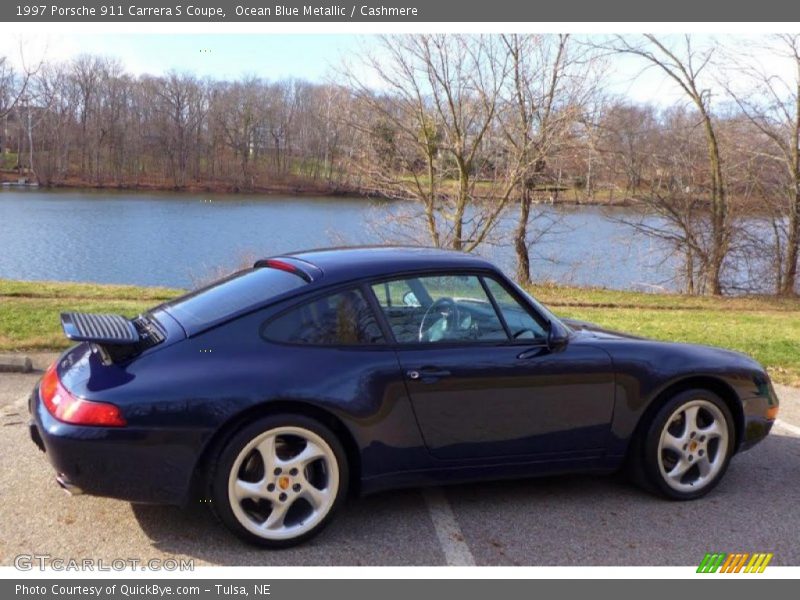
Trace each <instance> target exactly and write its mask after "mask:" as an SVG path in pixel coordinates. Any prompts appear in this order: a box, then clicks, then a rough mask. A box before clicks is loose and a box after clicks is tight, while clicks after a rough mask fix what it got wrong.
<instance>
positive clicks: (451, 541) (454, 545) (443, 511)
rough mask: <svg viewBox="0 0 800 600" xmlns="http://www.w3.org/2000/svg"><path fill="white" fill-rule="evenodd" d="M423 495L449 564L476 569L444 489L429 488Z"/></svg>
mask: <svg viewBox="0 0 800 600" xmlns="http://www.w3.org/2000/svg"><path fill="white" fill-rule="evenodd" d="M422 495H423V496H424V497H425V503H426V504H427V505H428V513H429V514H430V516H431V521H433V527H434V529H435V530H436V537H437V538H439V545H440V546H441V547H442V552H444V558H445V561H446V562H447V564H448V565H450V566H459V567H474V566H475V557H474V556H472V552H471V551H470V549H469V546H468V545H467V542H466V540H465V539H464V534H463V533H462V531H461V527H459V525H458V521H456V517H455V515H454V514H453V509H452V508H451V507H450V503H449V502H448V501H447V498H445V495H444V492H443V491H442V488H427V489H425V490H423V491H422Z"/></svg>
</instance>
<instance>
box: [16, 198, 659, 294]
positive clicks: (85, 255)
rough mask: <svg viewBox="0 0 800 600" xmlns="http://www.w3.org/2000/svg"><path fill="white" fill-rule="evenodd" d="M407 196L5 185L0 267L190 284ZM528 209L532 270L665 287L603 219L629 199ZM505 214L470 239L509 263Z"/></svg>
mask: <svg viewBox="0 0 800 600" xmlns="http://www.w3.org/2000/svg"><path fill="white" fill-rule="evenodd" d="M404 205H405V206H404ZM407 207H408V205H407V204H406V203H392V202H386V201H371V200H367V199H364V198H345V197H294V196H292V197H289V196H244V195H218V194H202V193H144V192H131V193H128V192H109V191H107V190H103V191H73V190H70V191H42V190H20V189H6V190H3V191H0V278H8V279H27V280H61V281H91V282H98V283H125V284H136V285H163V286H173V287H182V288H189V287H192V286H195V285H197V284H199V283H201V282H204V281H207V280H208V279H209V278H212V277H213V276H214V275H216V274H220V273H222V272H223V271H225V270H230V269H233V268H235V267H237V266H241V265H243V264H245V263H251V262H252V261H253V260H254V259H255V258H258V257H263V256H269V255H273V254H278V253H281V252H288V251H292V250H299V249H304V248H314V247H324V246H335V245H345V244H368V243H380V242H383V241H384V240H385V237H386V233H385V228H384V227H382V223H384V222H385V221H386V216H387V215H391V214H393V213H394V212H395V211H398V210H405V209H406V208H407ZM538 210H539V211H541V212H542V217H543V219H544V221H542V222H548V223H549V222H554V223H555V225H554V226H553V229H554V231H553V232H552V235H550V236H549V237H547V238H546V239H545V240H544V241H543V242H542V243H540V244H537V245H536V246H535V252H534V253H535V257H534V260H533V265H532V271H533V277H534V279H535V280H553V281H557V282H561V283H569V284H577V285H593V286H604V287H611V288H619V289H640V290H658V289H673V288H674V286H673V285H672V284H671V283H670V282H669V281H668V280H669V279H670V277H671V275H672V267H671V264H670V261H669V260H668V261H666V263H665V262H664V261H663V260H662V259H663V253H662V252H661V250H662V249H660V248H659V247H657V245H656V243H655V242H653V241H652V240H649V239H647V238H644V237H641V236H635V235H633V234H632V232H631V230H630V228H628V227H626V226H625V225H623V224H620V223H619V222H617V221H615V220H614V219H613V217H614V216H615V215H617V216H619V215H625V214H627V212H626V211H630V210H631V209H624V208H619V209H613V210H612V211H611V212H610V213H609V210H608V209H602V208H599V207H593V206H582V207H575V206H569V207H567V206H559V207H553V206H548V207H544V208H543V207H538ZM609 214H610V215H611V217H612V218H609ZM515 216H516V215H515V210H514V207H512V208H511V209H510V211H509V212H507V213H506V214H505V215H504V217H503V219H502V220H501V222H500V224H499V225H498V227H497V230H496V232H495V234H494V236H493V239H492V240H491V243H490V244H487V245H486V246H485V247H483V248H481V249H480V251H479V254H481V255H483V256H485V257H487V258H489V259H491V260H494V261H496V262H497V263H498V264H499V265H500V266H502V267H503V268H506V269H512V268H513V264H514V257H513V250H512V248H511V246H510V232H511V230H512V228H513V225H514V219H515ZM512 272H513V271H512Z"/></svg>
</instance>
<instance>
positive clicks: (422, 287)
mask: <svg viewBox="0 0 800 600" xmlns="http://www.w3.org/2000/svg"><path fill="white" fill-rule="evenodd" d="M372 289H373V291H374V292H375V295H376V296H377V297H378V302H379V303H380V305H381V310H383V312H384V314H385V316H386V320H387V321H388V322H389V325H390V327H391V328H392V333H393V334H394V337H395V339H396V340H397V341H398V342H399V343H404V344H417V343H435V342H469V341H476V342H487V341H489V342H491V341H507V340H508V336H507V335H506V332H505V329H504V328H503V325H502V324H501V322H500V319H499V318H498V316H497V313H496V312H495V310H494V307H493V306H492V303H491V301H490V300H489V297H488V296H487V295H486V292H485V291H484V289H483V286H482V285H481V281H480V279H479V278H478V277H476V276H474V275H435V276H425V277H414V278H409V279H397V280H394V281H388V282H382V283H377V284H374V285H373V286H372Z"/></svg>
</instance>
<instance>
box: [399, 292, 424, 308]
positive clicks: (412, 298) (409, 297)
mask: <svg viewBox="0 0 800 600" xmlns="http://www.w3.org/2000/svg"><path fill="white" fill-rule="evenodd" d="M403 304H405V305H406V306H414V307H419V306H421V305H420V303H419V300H417V295H416V294H415V293H414V292H406V293H405V294H403Z"/></svg>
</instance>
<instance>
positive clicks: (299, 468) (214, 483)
mask: <svg viewBox="0 0 800 600" xmlns="http://www.w3.org/2000/svg"><path fill="white" fill-rule="evenodd" d="M347 481H348V468H347V459H346V456H345V452H344V449H343V448H342V445H341V443H340V442H339V440H338V439H337V437H336V435H335V434H334V433H333V432H332V431H331V430H330V429H328V428H327V427H325V426H324V425H322V424H321V423H319V422H317V421H315V420H313V419H310V418H308V417H305V416H303V415H273V416H269V417H265V418H262V419H260V420H258V421H256V422H255V423H253V424H251V425H249V426H247V427H245V428H243V429H242V430H240V431H239V432H238V433H236V434H235V435H234V436H233V437H232V438H231V440H230V441H229V442H228V444H227V445H226V446H225V447H224V448H223V449H222V451H221V453H220V455H219V457H218V460H217V462H216V465H215V468H214V470H213V471H212V475H211V500H212V508H213V509H214V511H215V512H216V514H217V515H218V516H219V518H220V520H221V521H222V522H223V523H224V524H225V525H226V526H227V527H228V528H229V529H231V530H232V531H233V532H234V533H236V534H237V535H238V536H239V537H241V538H243V539H244V540H246V541H248V542H251V543H254V544H257V545H260V546H266V547H271V548H281V547H287V546H292V545H295V544H298V543H300V542H303V541H305V540H307V539H309V538H310V537H312V536H314V535H316V534H317V533H319V532H320V531H321V530H322V528H323V527H325V525H327V523H328V522H329V521H330V519H331V517H332V516H333V513H334V512H335V510H336V509H337V508H338V507H339V506H340V505H341V502H342V500H343V499H344V496H345V491H346V489H347Z"/></svg>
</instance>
